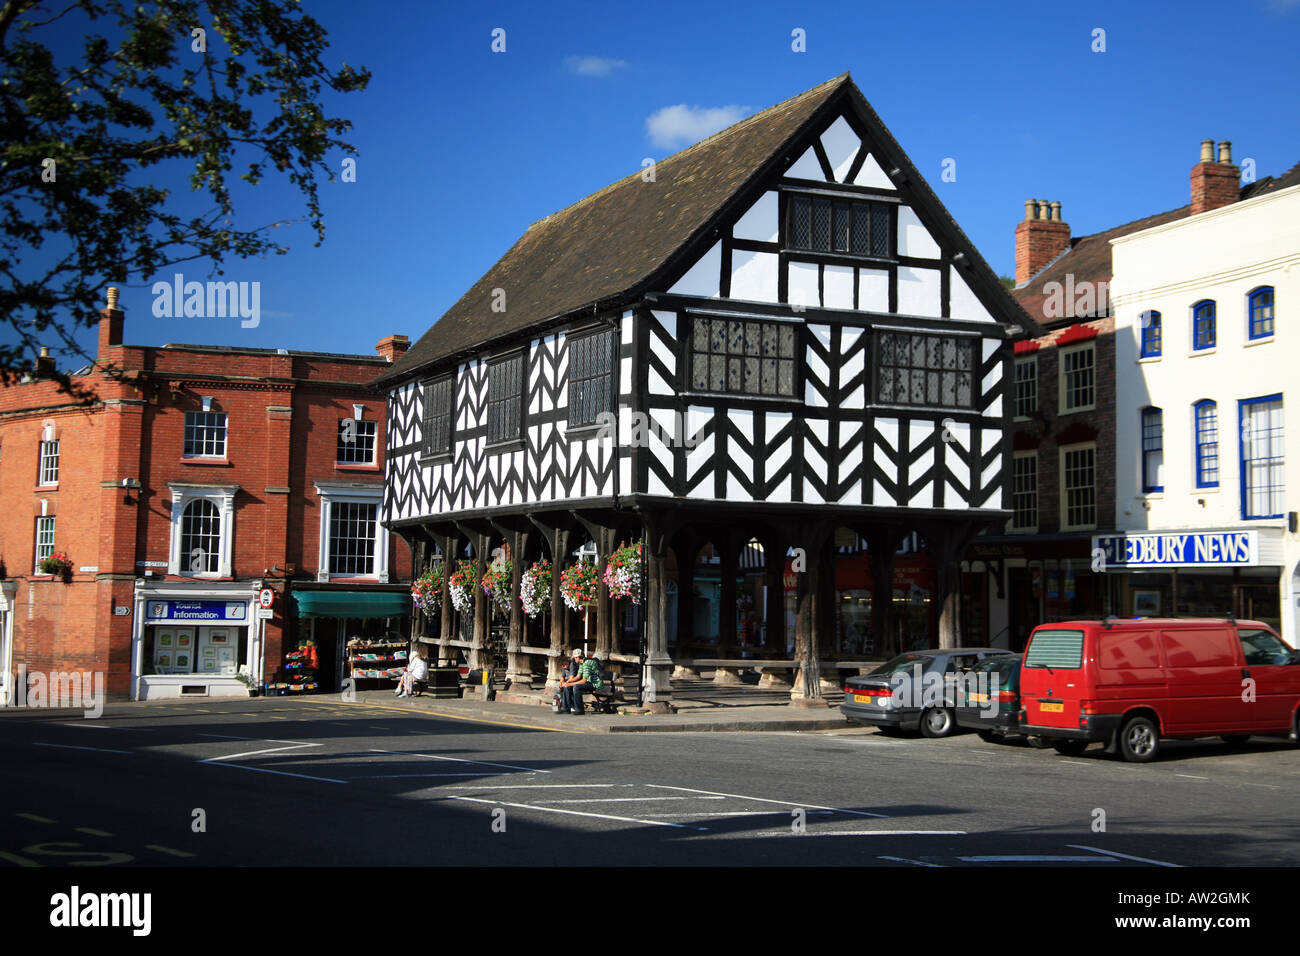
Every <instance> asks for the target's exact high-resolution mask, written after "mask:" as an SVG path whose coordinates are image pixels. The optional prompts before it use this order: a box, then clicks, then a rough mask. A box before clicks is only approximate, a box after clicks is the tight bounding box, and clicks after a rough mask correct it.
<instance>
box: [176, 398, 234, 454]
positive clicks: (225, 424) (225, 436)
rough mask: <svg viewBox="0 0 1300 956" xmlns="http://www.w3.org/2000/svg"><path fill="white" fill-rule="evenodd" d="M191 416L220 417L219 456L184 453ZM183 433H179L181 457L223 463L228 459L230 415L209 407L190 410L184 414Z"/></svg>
mask: <svg viewBox="0 0 1300 956" xmlns="http://www.w3.org/2000/svg"><path fill="white" fill-rule="evenodd" d="M191 415H220V416H221V419H222V422H221V431H222V436H221V454H220V455H195V454H193V453H187V452H186V451H185V440H186V438H187V437H188V435H189V430H190V416H191ZM183 428H184V431H182V432H181V457H182V458H190V459H194V460H199V461H225V460H227V459H228V458H229V457H230V414H229V413H228V412H222V411H217V410H215V409H213V408H211V407H208V408H202V409H194V408H191V409H189V410H187V411H186V412H185V424H184V426H183Z"/></svg>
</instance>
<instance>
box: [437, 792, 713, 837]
mask: <svg viewBox="0 0 1300 956" xmlns="http://www.w3.org/2000/svg"><path fill="white" fill-rule="evenodd" d="M447 799H448V800H467V801H469V802H470V803H486V804H488V805H489V806H493V807H516V808H518V809H520V810H536V811H537V812H538V813H563V814H568V815H569V816H575V817H594V818H595V819H597V820H614V821H617V822H618V823H642V824H645V825H646V826H651V827H672V828H673V829H675V830H701V831H703V830H707V829H708V827H688V826H686V825H685V824H681V823H665V822H664V821H662V820H645V819H639V818H637V817H615V816H610V815H609V814H606V813H589V812H587V811H586V810H561V809H560V808H559V807H535V806H533V805H532V804H529V803H506V802H504V801H502V800H484V799H482V798H481V797H447Z"/></svg>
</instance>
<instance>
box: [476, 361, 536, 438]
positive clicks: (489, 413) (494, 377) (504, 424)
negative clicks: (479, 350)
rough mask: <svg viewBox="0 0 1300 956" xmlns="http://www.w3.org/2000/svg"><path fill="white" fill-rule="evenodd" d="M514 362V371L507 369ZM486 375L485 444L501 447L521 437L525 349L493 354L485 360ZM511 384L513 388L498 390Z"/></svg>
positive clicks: (525, 369) (522, 428)
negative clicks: (515, 369)
mask: <svg viewBox="0 0 1300 956" xmlns="http://www.w3.org/2000/svg"><path fill="white" fill-rule="evenodd" d="M515 363H518V366H517V374H514V373H512V372H511V371H510V369H511V367H513V366H515ZM487 376H488V390H487V406H486V408H485V416H486V422H485V424H486V426H487V447H488V448H501V447H504V446H509V445H514V444H518V443H520V442H522V441H523V438H524V407H525V406H524V396H525V393H526V392H527V391H528V383H527V379H528V354H527V352H526V351H525V350H524V349H522V348H521V349H515V350H513V351H510V352H507V353H505V354H503V355H497V356H494V357H493V358H491V359H489V360H488V363H487ZM503 379H504V380H503ZM514 387H517V391H507V392H506V394H504V395H502V389H512V388H514ZM512 404H513V405H514V407H513V408H511V405H512Z"/></svg>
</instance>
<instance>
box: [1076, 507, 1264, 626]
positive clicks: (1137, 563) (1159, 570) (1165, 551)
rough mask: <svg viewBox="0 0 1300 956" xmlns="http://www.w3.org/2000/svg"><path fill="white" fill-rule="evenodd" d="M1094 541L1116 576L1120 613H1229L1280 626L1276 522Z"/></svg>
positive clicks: (1108, 569)
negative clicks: (1239, 527)
mask: <svg viewBox="0 0 1300 956" xmlns="http://www.w3.org/2000/svg"><path fill="white" fill-rule="evenodd" d="M1093 547H1094V548H1095V549H1097V550H1098V552H1099V555H1100V559H1101V561H1102V562H1103V567H1104V569H1105V573H1107V574H1108V575H1114V576H1115V578H1116V580H1117V582H1118V592H1117V603H1118V607H1119V612H1118V613H1119V614H1121V615H1123V616H1132V617H1228V616H1232V617H1235V618H1239V619H1241V620H1249V621H1260V622H1262V623H1264V624H1268V625H1269V626H1270V627H1273V628H1275V629H1277V630H1279V631H1281V629H1282V606H1283V585H1284V581H1283V573H1284V572H1283V561H1282V549H1283V531H1282V529H1281V528H1251V529H1247V530H1242V529H1227V530H1224V529H1207V530H1195V531H1159V532H1154V531H1153V532H1127V533H1121V534H1112V535H1098V536H1096V537H1094V538H1093Z"/></svg>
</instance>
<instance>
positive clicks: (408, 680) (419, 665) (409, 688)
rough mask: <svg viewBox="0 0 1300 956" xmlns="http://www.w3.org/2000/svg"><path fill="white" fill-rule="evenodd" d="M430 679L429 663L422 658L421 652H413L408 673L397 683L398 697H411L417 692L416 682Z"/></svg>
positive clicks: (408, 664) (408, 665) (407, 669)
mask: <svg viewBox="0 0 1300 956" xmlns="http://www.w3.org/2000/svg"><path fill="white" fill-rule="evenodd" d="M428 677H429V662H428V661H427V660H425V659H424V657H423V656H421V654H420V652H419V651H412V652H411V659H410V661H409V662H408V663H407V665H406V671H405V672H404V673H403V674H402V678H401V680H399V681H398V682H397V690H396V692H395V694H396V696H398V697H410V696H411V694H412V692H413V691H414V690H415V682H416V681H424V680H427V679H428Z"/></svg>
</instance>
